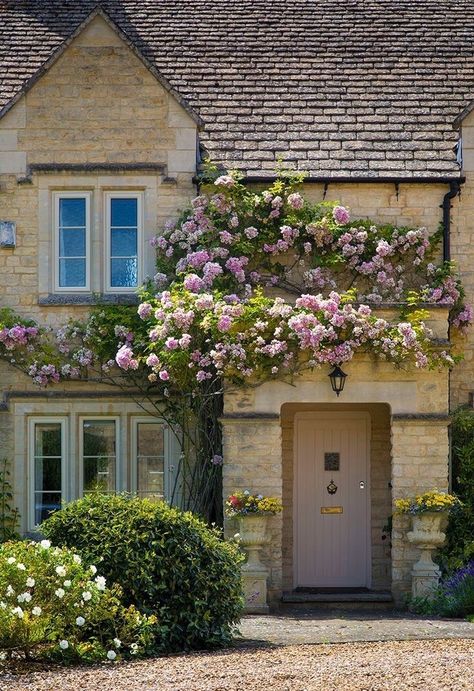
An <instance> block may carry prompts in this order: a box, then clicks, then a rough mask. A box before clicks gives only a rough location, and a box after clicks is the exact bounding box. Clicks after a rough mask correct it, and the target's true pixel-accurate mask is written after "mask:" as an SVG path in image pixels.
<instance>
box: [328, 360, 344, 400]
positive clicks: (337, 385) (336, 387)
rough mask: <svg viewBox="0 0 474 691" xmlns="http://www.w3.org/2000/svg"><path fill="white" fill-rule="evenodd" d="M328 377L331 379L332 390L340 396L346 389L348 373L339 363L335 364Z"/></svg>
mask: <svg viewBox="0 0 474 691" xmlns="http://www.w3.org/2000/svg"><path fill="white" fill-rule="evenodd" d="M328 377H329V379H330V380H331V387H332V390H333V391H334V393H335V394H336V396H339V394H340V393H342V391H344V385H345V383H346V378H347V374H346V373H345V372H343V371H342V369H341V368H340V367H339V365H334V369H333V370H332V372H330V373H329V374H328Z"/></svg>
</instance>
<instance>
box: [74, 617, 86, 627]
mask: <svg viewBox="0 0 474 691" xmlns="http://www.w3.org/2000/svg"><path fill="white" fill-rule="evenodd" d="M85 623H86V620H85V619H84V617H77V619H76V624H77V625H78V626H84V624H85Z"/></svg>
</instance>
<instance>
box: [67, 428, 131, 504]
mask: <svg viewBox="0 0 474 691" xmlns="http://www.w3.org/2000/svg"><path fill="white" fill-rule="evenodd" d="M85 420H88V421H89V420H90V421H93V422H96V421H99V422H105V421H107V420H113V421H114V422H115V490H114V491H115V492H120V490H121V486H120V477H121V471H122V456H121V446H120V432H121V429H120V416H118V415H97V414H96V415H81V416H80V417H79V419H78V425H79V428H78V430H77V434H78V437H79V438H78V445H77V446H78V451H79V458H78V466H79V484H78V488H77V489H78V491H77V496H78V497H83V496H84V421H85Z"/></svg>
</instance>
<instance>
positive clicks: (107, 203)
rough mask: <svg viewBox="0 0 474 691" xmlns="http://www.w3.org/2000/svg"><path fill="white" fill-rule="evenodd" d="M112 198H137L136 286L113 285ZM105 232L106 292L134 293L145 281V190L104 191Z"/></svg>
mask: <svg viewBox="0 0 474 691" xmlns="http://www.w3.org/2000/svg"><path fill="white" fill-rule="evenodd" d="M112 199H136V200H137V285H136V286H124V287H120V286H112V285H111V283H112V277H111V268H110V265H111V244H112V243H111V228H110V223H111V213H110V209H111V202H112ZM104 207H105V208H104V233H105V253H104V259H105V273H104V276H105V292H106V293H134V292H135V291H136V290H137V288H139V287H140V285H141V284H142V281H143V254H144V252H143V192H136V191H128V192H127V191H126V190H121V191H114V192H105V193H104Z"/></svg>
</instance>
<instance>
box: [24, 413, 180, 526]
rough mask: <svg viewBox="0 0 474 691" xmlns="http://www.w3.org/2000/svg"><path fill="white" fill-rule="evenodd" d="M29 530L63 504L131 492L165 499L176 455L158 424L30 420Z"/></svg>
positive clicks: (126, 418)
mask: <svg viewBox="0 0 474 691" xmlns="http://www.w3.org/2000/svg"><path fill="white" fill-rule="evenodd" d="M28 455H29V474H30V485H29V486H30V489H29V497H28V503H29V511H28V514H29V526H28V529H29V530H34V529H35V528H36V527H37V526H38V525H39V524H40V523H41V522H42V521H44V520H45V519H46V518H47V517H48V516H49V515H50V514H51V513H53V512H54V511H57V510H58V509H59V508H60V507H61V502H62V501H71V500H73V499H76V498H78V497H81V496H84V495H86V494H90V493H94V492H100V493H107V494H111V493H114V492H122V491H125V492H131V493H133V494H137V495H138V496H140V497H146V498H148V499H152V500H157V501H158V500H161V499H166V498H170V497H171V495H172V494H173V491H174V485H175V483H176V478H175V468H176V466H177V461H176V459H177V457H178V456H179V451H178V449H177V443H176V440H175V437H174V435H173V434H172V432H171V431H170V429H169V427H168V426H167V425H166V424H165V423H164V422H162V421H161V420H157V419H154V418H152V417H145V416H135V415H131V416H130V415H117V416H116V417H108V416H107V417H106V416H93V415H91V416H87V417H86V416H80V415H73V416H69V415H64V416H57V417H48V418H47V417H39V416H38V417H30V418H29V420H28Z"/></svg>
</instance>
